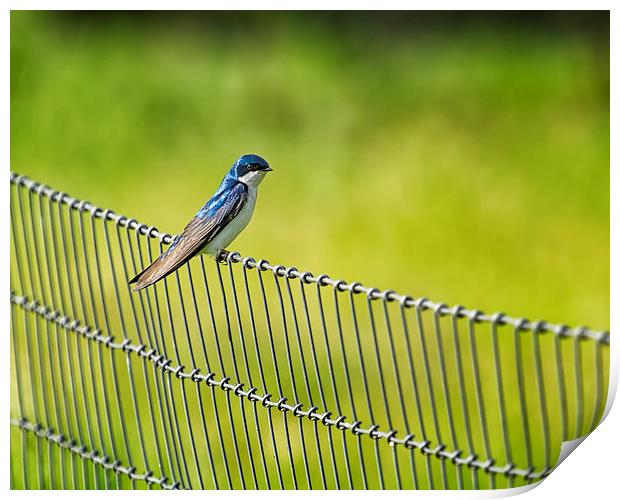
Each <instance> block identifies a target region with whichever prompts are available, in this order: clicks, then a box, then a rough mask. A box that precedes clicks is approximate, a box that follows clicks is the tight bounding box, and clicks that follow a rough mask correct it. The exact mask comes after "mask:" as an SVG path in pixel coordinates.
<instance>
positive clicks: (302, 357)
mask: <svg viewBox="0 0 620 500" xmlns="http://www.w3.org/2000/svg"><path fill="white" fill-rule="evenodd" d="M10 190H11V201H10V215H11V239H12V246H11V252H12V254H11V296H10V302H11V349H12V351H11V357H12V366H11V369H12V372H11V382H10V383H11V484H12V487H13V488H149V489H150V488H154V489H157V488H164V489H176V488H183V489H185V488H208V489H210V488H224V489H227V488H248V489H253V488H260V489H263V488H276V489H277V488H283V489H292V488H295V489H297V488H299V489H305V488H329V489H334V488H342V489H349V488H368V489H376V488H407V489H433V488H435V489H445V488H481V489H486V488H505V487H513V486H520V485H524V484H528V483H532V482H535V481H538V480H540V479H541V478H544V477H546V476H547V475H549V474H550V472H551V470H552V469H553V467H554V464H555V463H556V460H557V457H558V455H559V449H560V445H561V443H562V441H565V440H569V439H574V438H577V437H578V436H582V435H584V434H585V433H588V432H589V431H591V430H593V429H594V427H595V426H596V425H597V423H598V421H599V419H600V418H601V415H602V412H603V408H604V405H605V401H606V394H607V385H608V375H609V334H608V333H607V332H598V331H593V330H590V329H587V328H569V327H567V326H564V325H554V324H550V323H547V322H544V321H536V322H533V321H528V320H525V319H514V318H511V317H509V316H507V315H504V314H501V313H500V314H492V315H488V314H484V313H482V312H481V311H477V310H470V309H466V308H464V307H462V306H453V307H448V306H447V305H445V304H442V303H436V302H432V301H430V300H427V299H425V298H412V297H408V296H404V295H399V294H397V293H395V292H393V291H391V290H386V291H380V290H377V289H375V288H367V287H365V286H362V285H361V284H360V283H346V282H344V281H341V280H333V279H331V278H329V277H328V276H326V275H318V276H317V275H313V274H311V273H308V272H300V271H298V270H297V269H296V268H294V267H284V266H280V265H272V264H270V263H269V262H268V261H266V260H264V259H262V260H258V261H257V260H254V259H252V258H250V257H244V258H242V257H241V256H240V255H239V254H238V253H231V254H230V255H229V256H228V258H227V261H226V262H216V261H215V260H212V259H207V258H206V257H198V258H196V259H193V260H192V261H191V262H190V263H189V264H188V265H185V266H183V267H182V268H181V269H180V270H179V271H178V272H176V273H175V274H173V275H171V276H169V277H168V278H167V279H166V280H163V281H161V282H159V283H158V284H157V285H155V286H153V287H149V288H148V289H146V290H144V291H142V292H140V293H131V292H130V290H129V287H128V285H127V281H128V280H129V279H130V278H131V277H132V276H133V275H134V274H136V273H137V272H138V271H140V270H141V269H142V268H143V267H144V266H146V265H147V264H148V263H149V262H150V261H151V260H153V259H154V258H155V257H156V256H157V255H158V254H159V252H161V251H162V250H163V249H164V248H165V247H166V246H167V245H168V244H170V242H171V241H172V239H173V237H172V236H170V235H168V234H163V233H160V232H159V231H157V230H156V229H155V228H154V227H152V226H147V225H145V224H140V223H139V222H137V221H136V220H135V219H129V218H127V217H124V216H121V215H117V214H116V213H114V212H113V211H111V210H108V209H101V208H98V207H96V206H94V205H93V204H91V203H89V202H87V201H81V200H78V199H75V198H72V197H71V196H68V195H67V194H65V193H62V192H59V191H56V190H53V189H51V188H49V187H47V186H44V185H41V184H39V183H37V182H33V181H31V180H29V179H28V178H26V177H24V176H21V175H17V174H13V173H12V174H11V183H10Z"/></svg>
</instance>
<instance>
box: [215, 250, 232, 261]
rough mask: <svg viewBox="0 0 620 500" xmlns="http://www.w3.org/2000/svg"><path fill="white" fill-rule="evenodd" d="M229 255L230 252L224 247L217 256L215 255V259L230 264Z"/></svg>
mask: <svg viewBox="0 0 620 500" xmlns="http://www.w3.org/2000/svg"><path fill="white" fill-rule="evenodd" d="M229 255H230V252H229V251H228V250H225V249H223V248H222V250H220V251H219V252H218V254H217V256H216V257H215V260H217V261H218V262H220V263H222V264H228V256H229Z"/></svg>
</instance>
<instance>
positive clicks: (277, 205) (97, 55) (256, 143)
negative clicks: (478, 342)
mask: <svg viewBox="0 0 620 500" xmlns="http://www.w3.org/2000/svg"><path fill="white" fill-rule="evenodd" d="M606 20H607V18H606V17H605V15H592V14H590V15H587V14H570V15H569V14H536V15H534V14H530V15H520V16H516V15H514V14H504V15H500V14H494V15H490V14H487V15H481V14H463V13H460V14H457V13H454V14H437V13H410V14H398V13H394V14H381V13H367V14H347V15H345V14H312V15H311V14H308V13H299V14H281V13H259V14H257V13H249V14H244V13H201V14H197V13H194V14H187V15H180V14H160V15H154V14H150V15H144V14H115V15H112V14H92V13H91V14H86V13H84V14H69V13H45V12H39V13H23V12H13V13H12V15H11V30H12V33H11V169H12V170H13V171H16V172H19V173H22V174H25V175H28V176H30V177H32V178H34V179H35V180H38V181H41V182H44V183H46V184H49V185H51V186H53V187H54V188H56V189H59V190H63V191H65V192H68V193H70V194H73V195H75V196H77V197H78V198H82V199H88V200H89V201H91V202H93V203H95V204H96V205H98V206H101V207H106V208H112V209H114V210H115V211H116V212H117V213H122V214H124V215H127V216H130V217H135V218H137V219H138V220H140V221H141V222H145V223H147V224H154V225H156V226H157V227H158V228H159V229H160V230H162V231H166V232H171V233H176V232H179V231H180V230H181V229H182V228H183V226H184V224H185V223H186V222H187V220H188V219H189V218H190V217H191V216H192V215H193V213H194V212H195V211H196V210H197V209H198V208H199V207H200V206H201V205H202V203H203V202H204V201H205V200H206V199H207V198H208V197H209V196H210V194H211V193H212V192H213V191H214V190H215V189H216V187H217V185H218V183H219V181H220V180H221V177H222V176H223V175H224V173H225V172H226V170H227V169H228V168H229V166H230V164H231V163H232V161H234V159H235V158H236V157H238V156H239V155H240V154H242V153H247V152H254V153H258V154H261V155H263V156H265V157H266V158H267V159H268V160H269V161H270V163H271V164H272V166H273V167H274V172H273V173H272V174H270V175H269V177H268V178H267V180H266V181H265V182H264V184H263V185H262V186H261V193H260V195H259V201H258V205H257V208H256V211H255V215H254V220H253V221H252V224H250V226H249V227H248V228H247V229H246V230H245V231H244V233H243V234H242V235H241V236H240V237H239V238H238V239H237V240H236V241H235V243H234V245H233V248H234V249H235V250H238V251H240V252H241V253H242V254H244V255H252V256H253V257H256V258H261V257H263V258H267V259H268V260H269V261H270V262H272V263H282V264H284V265H287V266H288V265H294V266H296V267H297V268H299V269H300V270H302V271H303V270H309V271H312V272H314V273H315V274H318V273H323V272H324V273H328V274H329V275H330V276H332V277H334V278H342V279H345V280H347V281H354V280H355V281H361V282H362V283H364V284H367V285H370V286H376V287H379V288H392V289H395V290H397V291H399V292H401V293H406V294H410V295H413V296H425V297H429V298H431V299H432V300H435V301H437V302H445V303H447V304H454V303H459V304H464V305H466V306H468V307H470V308H478V309H482V310H484V311H488V312H493V311H498V310H499V311H504V312H507V313H509V314H511V315H513V316H516V317H528V318H532V319H540V318H542V319H546V320H549V321H552V322H556V323H567V324H573V325H576V324H580V325H581V324H585V325H589V326H592V327H594V328H599V329H605V328H606V327H607V326H608V315H609V277H608V276H609V46H608V42H609V38H608V37H609V33H608V27H607V23H606ZM106 279H109V277H106ZM272 298H273V297H272ZM274 300H275V299H274ZM328 319H329V320H330V321H331V320H332V318H331V317H329V318H328ZM112 321H113V322H115V321H117V319H116V318H113V319H112ZM244 321H245V319H244ZM362 329H363V330H365V331H366V330H367V325H366V323H363V324H362ZM367 333H368V332H367V331H366V334H367ZM347 335H349V333H347ZM485 338H486V337H485ZM547 340H548V341H549V342H550V339H547ZM347 341H348V342H351V341H352V337H350V336H349V337H347ZM278 347H282V346H281V344H279V346H278ZM487 347H488V345H487ZM431 348H433V347H431ZM585 348H587V346H586V347H584V349H585ZM502 349H504V352H505V353H510V352H511V351H510V349H511V347H510V343H509V342H505V345H504V344H503V345H502ZM567 349H568V348H566V349H565V350H566V353H565V355H566V358H567V359H570V352H569V350H567ZM484 354H485V355H484V356H483V358H482V364H483V372H484V373H486V374H488V383H489V384H491V383H492V382H491V378H490V377H491V375H492V371H491V369H492V360H491V359H490V357H489V356H488V354H489V353H488V352H487V351H484ZM402 355H403V353H402V352H399V356H402ZM546 355H547V356H552V350H551V349H550V348H548V350H547V351H546ZM506 356H508V354H506ZM508 357H509V356H508ZM119 361H122V357H120V358H119ZM590 363H591V360H590V358H588V360H587V361H586V366H585V370H586V371H587V372H588V377H589V376H590V375H591V364H590ZM528 367H529V368H530V369H531V366H528ZM297 368H298V367H296V369H297ZM435 369H436V367H434V368H433V370H435ZM566 369H567V370H568V372H567V373H568V374H572V373H573V371H572V368H571V366H570V362H569V365H568V366H567V368H566ZM102 370H104V371H105V369H103V368H102ZM545 370H547V371H549V372H551V371H552V367H551V365H549V366H548V367H546V368H545ZM605 370H606V368H605ZM605 373H606V371H605ZM69 375H70V374H69ZM435 375H436V373H435ZM550 376H551V377H553V374H552V373H550ZM509 378H510V381H509V384H511V387H512V386H514V384H515V383H516V382H515V380H514V373H512V374H511V375H509ZM485 380H487V378H486V377H485ZM588 380H589V382H590V381H591V379H588ZM271 382H273V380H270V381H268V383H271ZM485 383H486V382H485ZM489 388H490V389H492V387H491V386H489ZM591 389H592V388H591V387H590V386H589V385H588V386H587V387H586V392H587V394H586V399H587V400H588V401H591V400H592V398H593V397H594V396H593V394H592V390H591ZM548 390H550V391H552V388H551V389H550V388H549V387H548ZM571 390H572V386H571ZM13 393H14V391H13ZM125 396H126V395H125ZM528 397H529V398H535V395H534V393H533V392H532V393H530V392H528ZM513 401H514V404H511V403H513ZM470 403H471V404H472V405H473V400H472V401H470ZM76 404H78V403H76ZM192 404H197V403H192ZM570 404H571V407H572V400H571V403H570ZM193 408H196V406H193ZM508 411H509V412H510V414H511V415H512V414H514V415H515V418H516V417H517V416H518V408H517V406H516V398H514V399H513V398H509V401H508ZM261 418H262V419H264V418H265V416H264V415H262V416H261ZM444 418H445V415H443V416H442V422H443V419H444ZM550 418H551V420H552V422H555V421H557V414H553V413H552V414H551V415H550ZM113 425H117V423H116V424H113ZM552 431H553V433H554V436H556V435H557V434H558V432H559V430H558V429H557V427H554V428H553V429H552ZM276 432H278V433H281V432H282V430H281V429H280V428H279V427H278V428H277V429H276ZM499 432H500V430H499V427H498V424H497V423H495V424H494V426H493V428H492V429H491V433H492V434H493V438H494V439H499ZM16 435H18V434H16ZM556 437H557V436H556ZM13 442H14V443H16V444H15V446H17V444H18V441H16V440H13ZM518 446H519V444H518V443H515V447H516V448H517V451H516V454H517V458H518V459H519V463H523V449H519V448H518ZM16 450H17V449H16ZM386 450H387V447H386ZM386 450H384V451H382V453H387V451H386ZM534 451H535V453H536V456H537V457H539V455H540V443H539V442H537V443H536V449H535V450H534ZM298 452H300V451H299V450H297V451H296V457H295V459H296V461H299V460H300V456H299V455H297V453H298ZM537 465H538V464H537Z"/></svg>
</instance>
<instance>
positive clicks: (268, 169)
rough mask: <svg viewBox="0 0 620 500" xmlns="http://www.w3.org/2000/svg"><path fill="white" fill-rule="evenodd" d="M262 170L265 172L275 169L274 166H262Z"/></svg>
mask: <svg viewBox="0 0 620 500" xmlns="http://www.w3.org/2000/svg"><path fill="white" fill-rule="evenodd" d="M261 170H262V171H263V172H271V171H272V170H273V168H271V167H265V168H261Z"/></svg>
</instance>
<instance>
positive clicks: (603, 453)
mask: <svg viewBox="0 0 620 500" xmlns="http://www.w3.org/2000/svg"><path fill="white" fill-rule="evenodd" d="M6 3H7V4H8V5H7V6H8V8H9V9H14V10H20V9H82V10H84V9H89V10H90V9H93V10H96V9H118V10H127V9H144V8H146V9H149V10H158V9H162V10H171V9H176V10H188V9H196V10H200V9H203V8H205V7H208V8H210V9H213V10H233V9H238V10H240V9H245V10H257V9H263V10H279V9H289V10H293V9H294V10H300V9H347V8H355V9H368V10H375V9H379V8H381V9H385V10H393V9H419V10H447V9H449V10H464V9H467V10H483V9H489V10H513V9H514V10H518V9H527V10H573V9H587V10H611V54H614V55H615V56H616V61H614V57H611V61H610V62H611V165H612V168H611V188H610V189H611V193H610V194H611V224H610V225H611V294H610V303H611V304H612V312H611V318H610V319H611V321H610V331H611V332H612V334H611V337H612V342H611V353H612V354H611V359H612V365H611V374H612V375H611V378H612V380H611V383H610V397H609V398H608V405H607V408H606V411H608V412H609V413H608V415H607V418H606V419H605V420H604V421H603V422H602V423H601V425H600V426H599V428H597V429H596V430H595V432H594V433H593V434H592V435H591V436H590V437H588V438H587V439H585V441H584V442H583V443H582V444H581V445H580V446H579V448H580V450H579V452H577V453H573V454H571V455H570V456H569V457H567V458H566V460H565V461H564V462H563V463H562V464H561V465H560V466H559V467H558V469H557V470H556V471H554V472H553V474H552V475H551V476H550V477H549V478H548V479H547V480H545V481H544V482H543V483H542V484H541V485H540V486H539V487H537V488H534V489H533V490H532V491H530V492H529V495H530V496H532V497H534V498H541V499H543V498H544V499H546V498H550V497H559V498H573V497H580V498H584V497H590V498H602V499H605V498H610V497H612V492H613V491H618V487H617V484H616V477H615V476H616V475H617V473H618V471H617V469H618V466H617V463H618V460H619V458H618V456H617V448H618V447H617V443H620V410H618V407H617V406H618V405H616V406H615V408H612V407H611V402H612V400H613V398H614V397H615V394H616V392H617V381H618V361H619V360H620V356H619V354H620V351H619V349H618V346H617V344H616V343H615V342H614V341H613V339H614V332H618V331H620V308H619V307H617V306H619V305H620V294H619V289H618V283H619V281H620V280H619V278H620V276H619V273H620V266H619V265H618V251H619V249H620V245H619V244H618V241H619V240H618V239H619V233H620V227H619V226H618V221H619V219H620V217H619V214H618V210H619V203H618V201H617V199H618V194H619V193H618V190H619V188H618V186H619V185H620V173H619V171H618V169H619V167H620V165H619V161H618V160H619V159H620V158H619V157H618V137H620V136H619V134H620V130H619V127H618V116H619V113H618V111H619V109H618V99H617V88H618V85H619V84H620V78H619V76H620V75H619V74H618V67H619V66H618V62H617V56H618V54H619V53H620V50H619V47H618V43H619V39H620V37H619V35H618V33H619V28H620V21H619V20H620V15H619V14H618V9H614V8H613V7H614V2H612V1H603V0H590V1H587V2H584V1H575V0H573V1H564V2H560V1H550V0H546V1H545V0H521V1H504V2H502V3H501V4H498V2H497V1H480V0H479V1H473V2H472V1H470V2H467V5H463V4H464V2H459V1H457V0H452V1H448V0H436V1H434V2H406V1H402V0H401V1H394V0H383V1H382V2H380V3H378V2H376V1H375V2H371V1H368V0H363V1H359V2H356V4H355V5H354V6H353V5H351V2H342V1H340V2H339V1H336V0H329V1H326V0H318V1H314V2H294V3H293V2H290V1H288V2H287V1H284V0H280V1H277V0H271V1H263V2H251V1H238V2H234V5H231V4H232V2H224V1H211V2H208V3H207V2H199V1H195V0H175V1H174V2H171V1H163V0H150V1H135V0H123V1H119V0H109V1H101V0H90V1H88V2H84V1H76V0H60V1H56V2H52V1H44V0H23V1H15V0H9V1H8V2H6ZM0 26H1V27H2V29H1V31H0V33H1V34H2V45H3V50H2V55H1V57H2V67H3V68H4V69H5V71H4V73H3V78H2V83H1V85H2V93H3V95H4V99H2V116H3V120H2V122H1V123H2V137H3V139H4V140H3V141H2V144H3V147H2V153H3V155H2V157H3V158H5V162H6V163H5V164H6V165H7V166H8V165H10V154H9V145H10V139H9V130H10V113H9V107H10V88H9V85H10V80H9V71H10V64H9V48H10V33H9V26H10V15H9V11H8V10H7V11H5V15H4V16H3V17H2V21H1V24H0ZM7 170H8V168H7ZM7 173H8V172H7ZM5 175H6V174H5ZM0 206H1V207H2V217H1V218H0V227H1V228H2V233H1V234H4V235H5V237H6V238H7V240H6V241H8V235H9V216H8V214H9V204H8V187H5V188H4V191H3V192H2V196H1V198H0ZM0 257H1V258H2V261H3V262H4V266H3V267H2V270H1V274H0V277H1V278H2V283H4V286H5V287H6V286H7V284H8V283H9V246H8V245H6V244H5V245H0ZM5 293H7V290H6V288H5ZM613 304H616V307H615V308H614V306H613ZM9 313H10V306H9V305H8V300H7V301H5V302H4V304H3V306H2V308H1V309H0V321H1V324H3V325H4V328H3V332H4V337H3V340H4V341H3V342H2V347H1V356H2V358H1V359H2V366H4V380H5V381H8V380H9V377H10V370H9V367H10V356H9V342H8V332H9ZM0 401H2V402H6V401H9V384H8V383H3V384H0ZM8 406H9V405H8V404H6V403H5V404H3V405H2V407H4V408H5V409H4V414H5V416H4V422H5V423H4V425H5V426H6V427H5V429H6V430H8V426H9V424H8V420H9V407H8ZM610 410H611V411H610ZM0 418H2V417H0ZM6 430H5V432H2V433H0V444H1V445H2V447H3V449H4V450H3V451H4V452H3V453H1V454H0V484H2V485H3V487H4V489H6V490H7V492H8V488H9V454H10V447H9V445H8V436H9V433H8V432H6ZM528 489H530V488H525V489H520V490H518V491H516V490H511V491H503V492H502V491H496V492H464V491H458V492H457V491H454V492H443V491H435V492H415V493H414V492H408V491H404V492H391V493H390V494H391V495H399V496H404V495H406V496H407V498H409V497H410V496H411V495H415V496H416V497H417V498H420V497H429V496H432V497H433V498H438V497H444V498H447V497H448V495H449V496H450V497H453V496H460V497H461V498H491V497H501V496H508V495H512V494H517V493H522V492H523V491H525V490H528ZM9 494H10V495H12V496H15V497H17V496H20V497H22V496H34V495H45V494H49V493H45V492H32V491H31V492H9ZM83 494H84V493H83V492H70V491H68V492H63V495H68V496H77V495H83ZM89 494H92V495H107V493H105V492H92V493H90V492H89ZM115 494H120V495H121V496H128V495H135V494H136V493H133V492H128V491H123V492H118V493H115ZM137 494H140V493H137ZM149 494H151V493H150V492H149ZM291 494H293V493H292V492H290V491H285V492H239V491H235V492H224V491H222V492H210V493H209V495H216V496H218V497H219V498H233V497H236V498H238V497H239V496H247V495H252V496H255V495H261V496H264V495H269V496H270V498H273V497H281V498H284V496H285V495H286V496H287V497H288V496H290V495H291ZM294 494H295V496H297V497H311V496H312V497H314V498H316V497H317V496H318V495H321V497H323V498H325V497H334V498H335V496H336V495H338V496H339V497H343V496H350V497H351V498H353V495H356V496H357V495H359V494H360V492H346V491H343V492H321V491H314V492H296V493H294ZM362 494H363V495H367V496H375V495H379V494H380V495H385V493H383V492H372V491H370V492H363V493H362ZM184 495H191V496H192V497H193V498H203V495H204V493H202V492H199V491H195V492H185V493H184Z"/></svg>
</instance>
